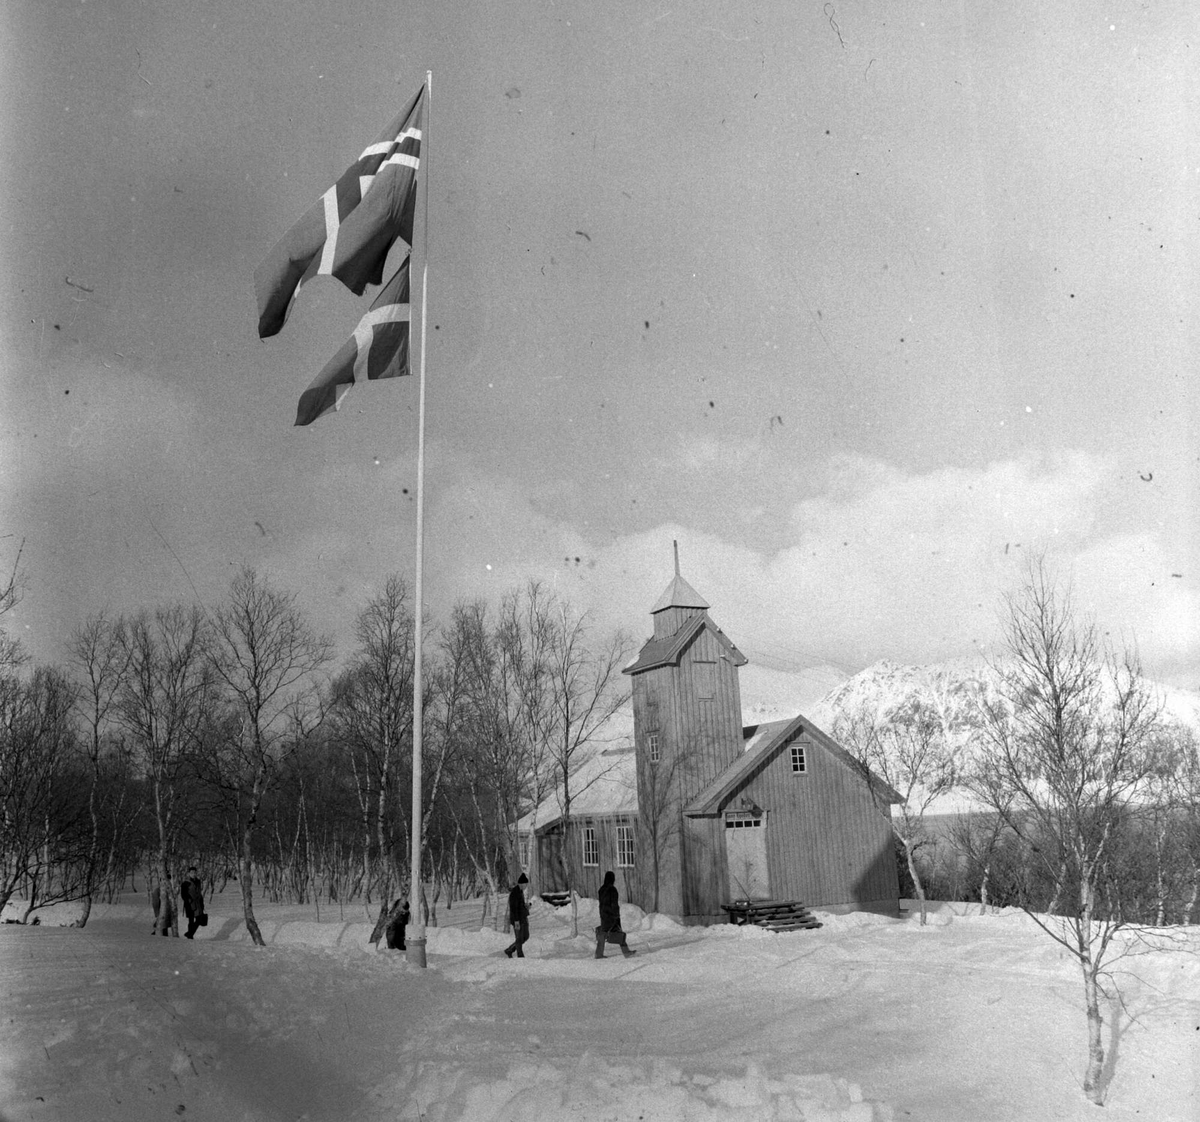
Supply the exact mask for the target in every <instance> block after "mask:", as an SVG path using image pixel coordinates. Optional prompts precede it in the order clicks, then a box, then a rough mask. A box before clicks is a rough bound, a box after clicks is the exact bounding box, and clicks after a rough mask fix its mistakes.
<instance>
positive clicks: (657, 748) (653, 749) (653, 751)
mask: <svg viewBox="0 0 1200 1122" xmlns="http://www.w3.org/2000/svg"><path fill="white" fill-rule="evenodd" d="M646 751H647V752H648V753H649V756H650V762H651V763H652V764H656V763H658V762H659V761H660V760H661V759H662V745H661V743H660V740H659V734H658V733H657V732H648V733H647V734H646Z"/></svg>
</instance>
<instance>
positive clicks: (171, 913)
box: [150, 865, 208, 939]
mask: <svg viewBox="0 0 1200 1122" xmlns="http://www.w3.org/2000/svg"><path fill="white" fill-rule="evenodd" d="M179 895H180V896H181V897H182V898H183V914H184V915H185V916H186V917H187V930H186V931H185V932H184V934H183V937H184V938H185V939H194V938H195V937H196V932H197V931H198V930H199V929H200V928H201V927H205V926H207V924H208V914H207V913H206V912H205V910H204V888H203V886H202V885H201V883H200V873H199V871H198V870H197V868H196V866H195V865H192V866H190V867H189V868H188V871H187V876H186V877H184V878H183V880H182V881H181V882H180V884H179ZM163 903H164V901H163V898H162V891H161V890H160V888H159V886H158V885H157V884H156V885H155V886H154V889H153V891H152V892H151V893H150V904H151V906H152V907H153V908H154V927H153V928H151V930H152V931H159V918H160V916H162V907H163ZM165 903H166V908H167V914H166V917H165V918H164V919H163V920H162V930H161V931H159V934H161V935H169V934H170V933H171V931H172V929H173V928H174V926H175V917H176V912H175V904H174V901H172V900H171V898H170V896H168V897H167V899H166V901H165Z"/></svg>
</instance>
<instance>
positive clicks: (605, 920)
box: [596, 869, 637, 958]
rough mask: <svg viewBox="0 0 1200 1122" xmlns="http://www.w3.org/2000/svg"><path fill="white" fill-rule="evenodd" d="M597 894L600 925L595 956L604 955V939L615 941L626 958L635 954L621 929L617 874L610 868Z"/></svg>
mask: <svg viewBox="0 0 1200 1122" xmlns="http://www.w3.org/2000/svg"><path fill="white" fill-rule="evenodd" d="M597 896H598V897H599V899H600V926H599V927H597V928H596V957H597V958H603V957H604V944H605V942H606V941H607V942H609V943H616V944H617V946H618V947H620V948H621V953H622V954H623V955H624V956H625V957H626V958H629V957H630V956H631V955H635V954H637V951H635V950H634V949H633V948H632V947H631V946H630V945H629V944H628V942H626V939H625V932H624V931H622V930H621V898H620V896H619V895H618V893H617V876H616V874H615V873H614V872H613V871H612V870H611V869H610V870H609V871H608V872H607V873H605V874H604V883H603V884H602V885H601V886H600V891H599V892H598V893H597Z"/></svg>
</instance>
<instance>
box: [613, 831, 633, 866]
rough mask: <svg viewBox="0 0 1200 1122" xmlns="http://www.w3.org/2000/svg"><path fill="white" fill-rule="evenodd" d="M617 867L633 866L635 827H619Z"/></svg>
mask: <svg viewBox="0 0 1200 1122" xmlns="http://www.w3.org/2000/svg"><path fill="white" fill-rule="evenodd" d="M617 868H618V869H631V868H633V827H632V826H618V827H617Z"/></svg>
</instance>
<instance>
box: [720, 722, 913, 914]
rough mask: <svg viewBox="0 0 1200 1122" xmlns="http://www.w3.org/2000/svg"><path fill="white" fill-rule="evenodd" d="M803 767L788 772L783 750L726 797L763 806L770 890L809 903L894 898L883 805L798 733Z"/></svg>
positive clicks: (842, 765) (893, 871)
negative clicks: (765, 820) (734, 792)
mask: <svg viewBox="0 0 1200 1122" xmlns="http://www.w3.org/2000/svg"><path fill="white" fill-rule="evenodd" d="M795 743H797V744H800V745H803V747H804V749H805V758H806V764H807V770H806V771H804V772H802V773H799V774H797V773H795V772H793V771H792V761H791V752H790V750H789V749H788V748H784V749H783V751H782V752H780V753H779V754H778V755H775V756H774V758H772V759H770V760H768V761H766V762H765V764H764V766H763V767H762V768H761V769H760V770H759V771H758V772H757V773H756V774H755V775H754V776H753V777H752V778H751V779H750V780H749V782H747V783H746V784H745V785H744V786H743V787H742V788H741V789H740V790H739V791H738V792H737V794H736V795H735V796H734V798H733V800H732V801H731V802H730V804H729V805H730V807H731V808H733V809H738V808H740V807H741V805H742V800H743V799H748V800H750V801H751V802H752V803H754V804H756V805H758V806H760V807H762V808H763V810H764V811H766V815H767V822H766V830H767V863H768V867H769V875H770V879H771V894H772V896H773V897H775V898H776V899H788V900H792V899H794V900H803V901H804V903H805V904H807V905H809V906H810V907H819V906H821V905H824V904H849V903H859V902H867V901H877V900H884V899H893V900H894V899H896V898H897V897H898V896H899V887H898V882H897V878H896V861H895V855H894V853H895V851H894V847H893V842H892V830H891V824H890V820H889V807H888V806H887V804H885V803H879V804H877V803H876V802H875V800H874V799H872V797H871V792H870V790H869V789H868V787H867V785H866V783H865V782H864V781H863V779H862V777H861V776H859V775H857V774H855V772H854V771H853V770H852V769H851V768H850V767H848V766H846V764H845V763H844V762H843V761H841V760H839V759H837V758H835V757H834V756H833V755H832V754H831V753H830V752H827V751H826V750H825V749H824V748H822V747H821V746H820V745H818V744H816V743H814V742H813V741H812V740H810V739H809V738H807V737H805V736H804V735H801V736H800V737H798V738H797V739H796V741H795Z"/></svg>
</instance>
